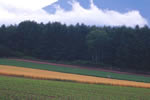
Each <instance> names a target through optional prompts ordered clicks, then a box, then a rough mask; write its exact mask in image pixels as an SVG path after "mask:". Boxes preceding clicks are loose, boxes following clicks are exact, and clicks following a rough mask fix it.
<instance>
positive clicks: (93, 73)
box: [0, 59, 150, 83]
mask: <svg viewBox="0 0 150 100" xmlns="http://www.w3.org/2000/svg"><path fill="white" fill-rule="evenodd" d="M0 65H12V66H19V67H25V68H34V69H42V70H49V71H56V72H64V73H73V74H80V75H89V76H96V77H104V78H112V79H120V80H130V81H137V82H147V83H150V77H144V76H137V75H127V74H117V73H112V72H104V71H97V70H88V69H80V68H71V67H70V68H69V67H63V66H56V65H48V64H39V63H33V62H24V61H16V60H10V59H0Z"/></svg>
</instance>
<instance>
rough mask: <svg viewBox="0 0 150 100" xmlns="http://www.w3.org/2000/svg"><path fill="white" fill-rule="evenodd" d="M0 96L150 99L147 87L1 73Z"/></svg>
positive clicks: (10, 99)
mask: <svg viewBox="0 0 150 100" xmlns="http://www.w3.org/2000/svg"><path fill="white" fill-rule="evenodd" d="M0 100H150V89H144V88H133V87H119V86H107V85H93V84H82V83H72V82H62V81H49V80H33V79H26V78H17V77H7V76H0Z"/></svg>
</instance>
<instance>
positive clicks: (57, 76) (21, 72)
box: [0, 65, 150, 88]
mask: <svg viewBox="0 0 150 100" xmlns="http://www.w3.org/2000/svg"><path fill="white" fill-rule="evenodd" d="M0 69H1V70H0V74H2V75H10V76H20V77H29V78H34V79H44V80H50V79H52V80H66V81H74V82H81V83H90V84H106V85H116V86H130V87H140V88H150V83H143V82H132V81H125V80H116V79H108V78H100V77H93V76H85V75H76V74H68V73H60V72H53V71H46V70H39V69H31V68H22V67H15V66H2V65H0Z"/></svg>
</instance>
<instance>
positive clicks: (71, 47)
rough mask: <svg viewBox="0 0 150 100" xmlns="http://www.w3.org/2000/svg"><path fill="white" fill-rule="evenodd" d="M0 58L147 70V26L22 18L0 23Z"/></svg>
mask: <svg viewBox="0 0 150 100" xmlns="http://www.w3.org/2000/svg"><path fill="white" fill-rule="evenodd" d="M0 57H1V58H5V57H7V58H9V57H18V58H23V57H33V58H36V59H41V60H55V61H67V62H72V61H80V62H86V63H87V64H93V65H101V64H102V65H105V67H106V68H107V66H108V67H109V68H110V66H111V68H112V69H118V70H130V71H135V72H139V73H148V72H149V71H150V28H149V27H148V26H144V27H139V26H138V25H137V26H136V27H134V28H131V27H126V26H118V27H110V26H103V27H102V26H87V25H84V24H76V25H65V24H61V23H59V22H53V23H52V22H49V23H46V24H43V23H37V22H35V21H23V22H21V23H19V24H18V25H9V26H6V25H1V26H0Z"/></svg>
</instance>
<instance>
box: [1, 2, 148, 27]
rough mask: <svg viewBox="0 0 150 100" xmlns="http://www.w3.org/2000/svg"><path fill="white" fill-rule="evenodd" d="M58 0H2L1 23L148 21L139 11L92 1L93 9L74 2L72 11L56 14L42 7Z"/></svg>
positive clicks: (118, 23) (134, 23)
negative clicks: (115, 8) (124, 10)
mask: <svg viewBox="0 0 150 100" xmlns="http://www.w3.org/2000/svg"><path fill="white" fill-rule="evenodd" d="M56 1H57V0H0V14H1V16H0V24H14V23H15V24H17V23H19V22H21V21H24V20H35V21H37V22H44V23H47V22H48V21H60V22H62V23H66V24H76V23H77V22H79V23H84V24H87V25H111V26H118V25H119V26H120V25H126V26H131V27H133V26H135V25H137V24H138V25H139V26H141V27H142V26H144V25H147V24H148V22H147V20H146V19H144V18H143V17H142V16H141V14H140V13H139V11H129V12H127V13H119V12H117V11H113V10H103V9H99V8H97V7H96V6H95V5H94V4H93V3H91V9H88V10H87V9H84V8H83V7H81V6H80V5H79V3H77V2H74V3H73V4H72V5H73V9H72V11H68V12H67V11H64V10H63V9H61V8H59V9H57V12H56V13H55V14H48V13H47V12H46V11H44V10H43V9H42V8H43V7H45V6H47V5H49V4H51V3H53V2H56Z"/></svg>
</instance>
